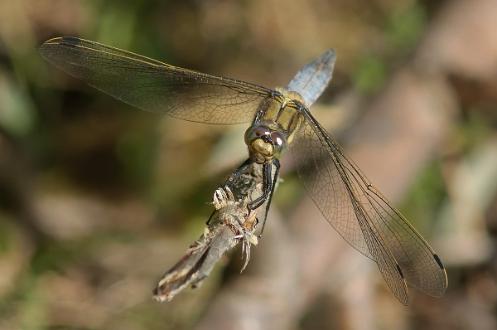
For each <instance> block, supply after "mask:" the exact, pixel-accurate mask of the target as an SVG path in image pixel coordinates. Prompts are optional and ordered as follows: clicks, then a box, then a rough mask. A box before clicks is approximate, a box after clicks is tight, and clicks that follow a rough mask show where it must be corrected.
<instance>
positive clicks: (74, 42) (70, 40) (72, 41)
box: [61, 37, 81, 47]
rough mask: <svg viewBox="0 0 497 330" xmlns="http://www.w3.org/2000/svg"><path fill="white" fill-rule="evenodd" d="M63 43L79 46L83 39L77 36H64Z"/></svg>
mask: <svg viewBox="0 0 497 330" xmlns="http://www.w3.org/2000/svg"><path fill="white" fill-rule="evenodd" d="M61 43H62V44H64V45H67V46H72V47H74V46H79V45H80V44H81V39H79V38H76V37H62V39H61Z"/></svg>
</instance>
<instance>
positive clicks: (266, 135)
mask: <svg viewBox="0 0 497 330" xmlns="http://www.w3.org/2000/svg"><path fill="white" fill-rule="evenodd" d="M245 143H246V144H247V146H248V149H249V153H250V157H251V158H252V159H254V160H255V161H256V162H257V163H261V164H262V163H266V162H268V161H271V160H272V159H274V158H279V156H280V155H281V152H282V151H283V149H284V148H285V147H286V139H285V136H284V134H283V133H282V132H279V131H276V130H274V129H271V128H269V127H268V126H265V125H262V124H261V125H253V126H250V127H249V128H248V129H247V131H245Z"/></svg>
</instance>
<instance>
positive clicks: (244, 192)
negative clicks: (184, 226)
mask: <svg viewBox="0 0 497 330" xmlns="http://www.w3.org/2000/svg"><path fill="white" fill-rule="evenodd" d="M261 194H262V167H261V165H260V164H257V163H250V164H244V165H242V166H241V167H240V168H238V169H237V170H236V171H235V172H233V174H232V175H231V176H230V177H229V179H228V180H227V181H226V182H225V184H224V185H223V186H221V187H220V188H218V189H217V190H216V191H215V192H214V196H213V205H214V208H215V211H214V213H213V214H212V216H211V218H210V219H209V221H208V224H207V225H206V228H205V230H204V233H203V234H202V236H200V238H199V239H198V240H197V241H195V242H194V243H193V244H192V245H191V246H190V247H189V248H188V250H187V251H186V253H185V255H184V256H183V257H182V258H181V260H180V261H179V262H178V263H176V265H174V266H173V267H172V268H171V269H170V270H168V271H167V272H166V273H165V274H164V275H163V277H162V278H161V279H160V280H159V282H158V284H157V287H156V288H155V290H154V299H156V300H157V301H160V302H163V301H170V300H172V299H173V298H174V297H175V296H176V295H177V294H178V293H179V292H181V291H182V290H183V289H185V288H186V287H188V286H191V287H192V288H195V287H198V286H199V285H200V284H201V283H202V281H203V280H204V279H205V278H206V277H207V276H209V274H210V272H211V271H212V269H213V268H214V265H215V264H216V263H217V262H218V261H219V260H220V259H221V258H222V257H223V255H225V254H226V253H227V252H228V251H229V250H231V249H233V248H234V247H235V246H237V245H238V244H239V243H242V250H243V251H242V252H243V255H244V258H245V263H244V266H243V268H242V271H243V269H244V268H245V267H246V265H247V264H248V261H249V259H250V245H252V244H253V245H256V244H257V236H256V235H255V234H254V233H255V231H256V229H257V224H258V221H257V215H259V216H260V217H262V216H263V212H259V210H265V204H263V205H261V206H260V207H259V208H258V209H257V210H254V211H249V209H248V208H247V204H248V203H249V202H250V201H252V200H254V199H256V198H257V197H258V196H260V195H261ZM259 213H262V215H261V214H259Z"/></svg>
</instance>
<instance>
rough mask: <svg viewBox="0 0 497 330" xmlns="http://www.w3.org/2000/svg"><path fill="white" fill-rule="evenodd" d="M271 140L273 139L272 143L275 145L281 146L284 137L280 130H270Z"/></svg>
mask: <svg viewBox="0 0 497 330" xmlns="http://www.w3.org/2000/svg"><path fill="white" fill-rule="evenodd" d="M271 140H273V145H275V146H282V145H283V144H284V143H285V139H284V138H283V135H282V134H281V133H280V132H272V133H271Z"/></svg>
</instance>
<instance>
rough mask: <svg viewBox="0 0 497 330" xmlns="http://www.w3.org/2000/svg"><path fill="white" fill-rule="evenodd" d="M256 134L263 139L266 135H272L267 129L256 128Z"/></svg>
mask: <svg viewBox="0 0 497 330" xmlns="http://www.w3.org/2000/svg"><path fill="white" fill-rule="evenodd" d="M254 134H255V136H257V137H261V136H264V135H269V134H271V133H270V131H269V129H268V128H267V127H256V128H255V129H254Z"/></svg>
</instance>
